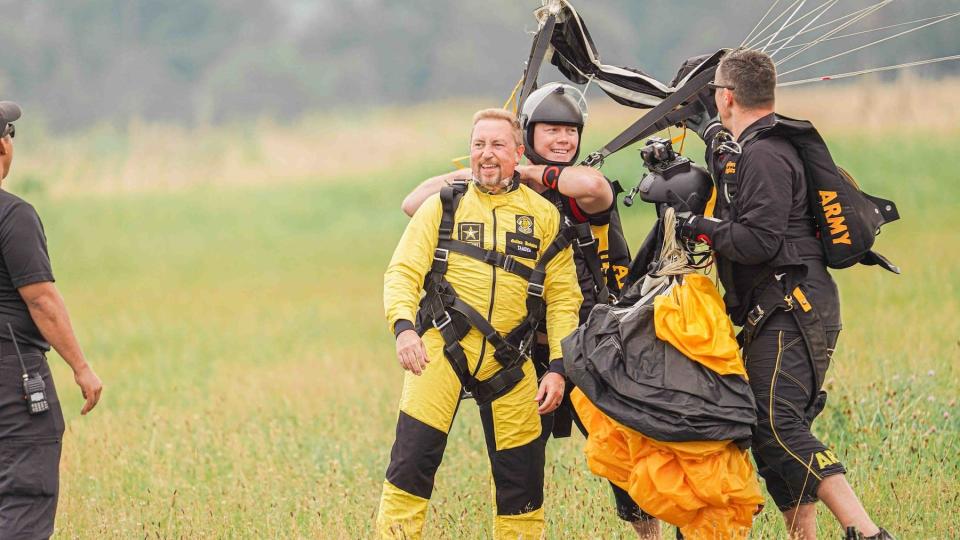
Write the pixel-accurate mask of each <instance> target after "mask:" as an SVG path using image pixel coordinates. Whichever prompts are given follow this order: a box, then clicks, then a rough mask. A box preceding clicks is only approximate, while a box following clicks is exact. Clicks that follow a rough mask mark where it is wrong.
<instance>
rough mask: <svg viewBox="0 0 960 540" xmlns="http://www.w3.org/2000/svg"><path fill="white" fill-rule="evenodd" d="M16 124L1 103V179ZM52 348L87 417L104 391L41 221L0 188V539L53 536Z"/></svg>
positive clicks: (55, 427) (57, 427) (60, 426)
mask: <svg viewBox="0 0 960 540" xmlns="http://www.w3.org/2000/svg"><path fill="white" fill-rule="evenodd" d="M19 118H20V108H19V107H18V106H17V105H16V104H14V103H11V102H9V101H0V180H3V179H5V178H6V177H7V174H8V173H9V172H10V165H11V163H12V161H13V138H14V135H15V133H16V131H15V128H14V124H13V122H14V121H16V120H18V119H19ZM11 329H12V331H13V335H11V333H10V330H11ZM14 339H15V340H16V341H14ZM51 345H52V346H53V347H54V348H55V349H56V350H57V352H58V353H60V356H61V357H63V359H64V360H66V362H67V364H69V365H70V367H71V368H72V369H73V376H74V380H75V381H76V383H77V384H78V385H79V386H80V390H81V391H82V392H83V397H84V398H85V399H86V403H85V404H84V406H83V409H82V410H81V414H87V413H88V412H90V410H91V409H93V407H94V406H96V404H97V401H98V400H99V399H100V392H101V390H102V387H103V386H102V384H101V382H100V379H99V378H98V377H97V375H96V373H94V372H93V369H92V368H91V367H90V365H89V364H88V363H87V361H86V359H85V358H84V356H83V352H82V351H81V350H80V345H79V344H78V343H77V338H76V337H75V336H74V334H73V328H72V327H71V324H70V317H69V315H67V310H66V306H65V305H64V303H63V298H62V297H61V296H60V293H59V292H58V291H57V288H56V287H55V286H54V284H53V271H52V270H51V267H50V258H49V257H48V255H47V241H46V236H45V235H44V232H43V225H42V224H41V223H40V217H39V216H38V215H37V212H36V210H34V209H33V207H32V206H31V205H30V204H28V203H27V202H26V201H24V200H23V199H21V198H19V197H17V196H16V195H13V194H11V193H8V192H7V191H5V190H2V189H0V538H4V539H6V538H10V539H14V538H16V539H37V538H48V537H49V536H50V535H51V534H53V523H54V518H55V517H56V513H57V497H58V494H59V484H60V482H59V476H60V474H59V466H60V449H61V443H62V437H63V430H64V423H63V413H62V412H61V410H60V401H59V399H58V398H57V391H56V388H55V387H54V384H53V378H52V377H51V375H50V367H49V366H48V365H47V360H46V358H45V354H46V352H47V351H48V350H50V346H51ZM38 376H39V378H42V380H43V385H44V386H45V388H44V389H43V391H42V393H39V392H36V391H35V390H34V389H31V391H30V392H31V394H30V399H29V401H28V400H27V399H28V398H27V397H26V395H25V389H24V380H25V378H29V379H31V380H34V379H36V378H37V377H38ZM44 400H45V402H46V403H47V405H48V406H49V409H48V410H44V411H40V412H36V413H35V414H31V410H30V409H29V408H28V407H29V406H30V405H31V404H37V405H40V403H42V401H44ZM41 408H42V405H41V406H38V407H37V409H38V410H39V409H41Z"/></svg>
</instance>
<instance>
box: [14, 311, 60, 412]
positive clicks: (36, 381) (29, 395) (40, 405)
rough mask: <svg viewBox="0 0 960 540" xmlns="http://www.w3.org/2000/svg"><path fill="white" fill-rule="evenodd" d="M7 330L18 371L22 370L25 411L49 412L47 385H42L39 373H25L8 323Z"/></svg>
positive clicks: (15, 340)
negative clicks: (17, 362)
mask: <svg viewBox="0 0 960 540" xmlns="http://www.w3.org/2000/svg"><path fill="white" fill-rule="evenodd" d="M7 330H9V331H10V340H11V341H13V348H14V349H16V351H17V359H18V360H20V369H22V370H23V399H24V401H26V402H27V410H28V411H29V412H30V414H43V413H45V412H47V411H49V410H50V403H48V402H47V393H46V389H47V385H46V384H44V382H43V377H41V376H40V373H39V372H35V373H34V374H33V375H30V374H28V373H27V365H26V364H24V363H23V355H22V354H20V345H18V344H17V336H16V335H15V334H14V333H13V326H11V324H10V323H7Z"/></svg>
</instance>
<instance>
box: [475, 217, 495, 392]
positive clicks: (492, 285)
mask: <svg viewBox="0 0 960 540" xmlns="http://www.w3.org/2000/svg"><path fill="white" fill-rule="evenodd" d="M490 213H492V214H493V247H492V248H490V249H491V250H492V251H496V250H497V208H496V207H493V208H492V209H491V210H490ZM490 271H491V272H492V276H493V279H492V280H491V281H490V308H489V309H487V320H488V321H490V322H491V324H492V323H493V321H492V320H491V317H493V300H494V298H496V293H497V267H496V266H494V265H492V264H491V265H490ZM486 352H487V340H486V339H484V340H483V341H482V342H481V343H480V356H479V357H478V358H477V367H476V369H474V370H473V376H474V377H476V376H477V373H479V372H480V366H481V365H483V356H484V354H486Z"/></svg>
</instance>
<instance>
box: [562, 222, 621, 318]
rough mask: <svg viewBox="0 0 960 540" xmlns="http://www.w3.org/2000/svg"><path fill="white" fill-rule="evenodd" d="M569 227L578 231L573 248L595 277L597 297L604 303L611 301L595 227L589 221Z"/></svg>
mask: <svg viewBox="0 0 960 540" xmlns="http://www.w3.org/2000/svg"><path fill="white" fill-rule="evenodd" d="M569 228H571V229H574V231H575V233H576V240H577V241H576V242H575V243H574V244H573V249H574V251H576V252H577V253H578V254H579V255H580V256H581V257H582V258H583V262H584V263H586V265H587V269H588V270H590V276H591V277H592V278H593V292H594V294H596V295H597V299H598V300H599V301H601V302H603V303H607V302H609V301H610V297H611V295H610V288H609V286H608V285H607V276H606V275H604V273H603V263H602V262H601V261H600V253H599V251H598V249H597V248H598V247H599V246H598V245H597V239H596V238H595V237H594V236H593V229H591V228H590V223H589V222H584V223H577V224H575V225H571V226H570V227H569Z"/></svg>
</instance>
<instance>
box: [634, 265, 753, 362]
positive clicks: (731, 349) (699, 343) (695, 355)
mask: <svg viewBox="0 0 960 540" xmlns="http://www.w3.org/2000/svg"><path fill="white" fill-rule="evenodd" d="M653 319H654V323H655V328H656V331H657V339H659V340H661V341H666V342H667V343H669V344H671V345H673V346H674V347H676V348H677V350H679V351H680V352H681V353H683V355H684V356H686V357H687V358H689V359H691V360H693V361H695V362H699V363H700V364H702V365H703V366H704V367H706V368H707V369H709V370H711V371H714V372H716V373H717V374H719V375H741V376H743V377H746V376H747V372H746V369H744V367H743V360H742V359H741V358H740V346H739V345H738V344H737V340H736V338H735V337H734V333H733V324H732V323H731V322H730V318H729V317H727V313H726V310H725V309H724V306H723V299H722V298H721V297H720V292H719V291H717V288H716V286H714V284H713V282H712V281H710V278H708V277H707V276H705V275H703V274H687V275H685V276H683V283H681V284H679V285H677V286H675V287H673V288H672V289H671V290H670V292H668V293H667V294H664V295H661V296H658V297H656V298H654V299H653Z"/></svg>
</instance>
